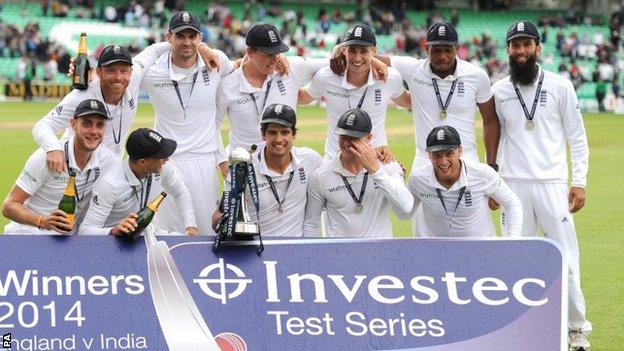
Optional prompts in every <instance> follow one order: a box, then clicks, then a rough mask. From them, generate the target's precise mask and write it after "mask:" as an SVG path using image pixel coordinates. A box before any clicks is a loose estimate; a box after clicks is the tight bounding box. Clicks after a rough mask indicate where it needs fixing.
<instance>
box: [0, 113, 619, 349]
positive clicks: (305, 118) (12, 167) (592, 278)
mask: <svg viewBox="0 0 624 351" xmlns="http://www.w3.org/2000/svg"><path fill="white" fill-rule="evenodd" d="M52 107H53V104H51V103H22V102H4V103H0V146H1V147H0V154H1V155H2V158H1V159H2V164H3V167H2V168H0V197H1V198H2V199H4V198H5V197H6V194H7V193H8V191H9V190H10V188H11V187H12V185H13V183H14V182H15V178H16V177H17V175H18V174H19V172H20V171H21V169H22V166H23V164H24V162H25V161H26V159H27V158H28V156H29V155H30V154H31V153H32V152H33V151H34V150H35V148H36V146H35V142H34V140H33V138H32V135H31V128H32V125H33V124H34V122H35V121H37V120H38V119H39V118H40V117H41V116H43V115H44V114H45V113H47V112H48V111H49V110H50V109H51V108H52ZM298 113H299V123H298V127H299V135H298V136H297V140H296V144H297V145H299V146H302V145H306V146H310V147H313V148H314V149H316V150H318V151H319V152H322V150H323V145H324V141H325V133H326V132H325V130H326V126H325V121H326V119H325V111H324V110H323V109H320V108H316V107H303V108H299V109H298ZM152 116H153V112H152V107H151V105H147V104H143V105H141V106H140V108H139V112H138V114H137V118H136V120H135V125H136V127H139V126H152V125H153V119H152ZM585 126H586V128H587V132H588V136H589V145H590V167H589V181H588V183H589V185H588V188H587V203H586V206H585V208H584V209H583V210H582V211H581V212H580V213H579V214H577V215H575V220H576V227H577V232H578V236H579V241H580V246H581V269H582V282H583V290H584V292H585V298H586V299H587V310H588V312H587V315H588V318H589V320H590V321H592V322H593V325H594V332H593V334H592V335H591V337H590V341H591V342H592V346H593V347H592V350H593V351H619V350H623V349H624V346H623V345H624V333H622V331H623V327H624V236H623V235H622V230H621V229H620V225H621V224H622V223H621V222H622V215H623V214H624V201H623V200H622V199H623V198H624V191H623V190H622V187H621V185H620V184H619V182H620V181H618V180H617V179H621V178H620V177H621V176H622V175H623V174H624V162H623V161H624V157H623V155H624V152H623V151H622V150H624V139H623V138H622V137H621V136H622V132H623V131H624V116H615V115H610V114H604V115H592V114H586V115H585ZM225 127H227V126H225ZM386 129H387V133H388V136H389V140H390V147H391V149H392V151H393V153H394V154H395V156H396V157H397V158H398V159H399V161H400V162H401V163H403V164H404V165H405V166H406V167H409V166H410V165H411V163H412V158H413V156H414V155H413V153H414V139H413V125H412V119H411V115H410V114H409V113H408V112H405V111H400V110H391V111H389V114H388V120H387V126H386ZM477 138H478V140H479V141H481V130H480V129H479V130H478V136H477ZM481 150H482V145H481ZM481 154H482V152H481ZM618 155H619V156H618ZM7 222H8V221H7V220H6V219H5V218H0V226H1V227H0V228H3V227H4V225H5V224H6V223H7ZM393 225H394V232H395V236H408V235H410V233H411V230H410V223H409V222H407V221H398V220H397V219H396V218H395V219H394V221H393ZM0 232H2V229H0Z"/></svg>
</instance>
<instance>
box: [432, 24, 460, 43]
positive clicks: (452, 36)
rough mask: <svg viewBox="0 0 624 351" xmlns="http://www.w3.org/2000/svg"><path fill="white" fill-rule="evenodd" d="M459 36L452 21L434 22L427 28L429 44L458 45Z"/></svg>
mask: <svg viewBox="0 0 624 351" xmlns="http://www.w3.org/2000/svg"><path fill="white" fill-rule="evenodd" d="M458 43H459V38H458V36H457V31H456V30H455V27H454V26H453V25H452V24H450V23H446V22H445V23H434V24H433V25H431V27H429V30H427V44H429V45H457V44H458Z"/></svg>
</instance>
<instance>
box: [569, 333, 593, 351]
mask: <svg viewBox="0 0 624 351" xmlns="http://www.w3.org/2000/svg"><path fill="white" fill-rule="evenodd" d="M569 343H570V351H590V349H591V344H590V343H589V341H587V336H585V334H583V333H582V332H581V331H579V330H573V331H570V335H569Z"/></svg>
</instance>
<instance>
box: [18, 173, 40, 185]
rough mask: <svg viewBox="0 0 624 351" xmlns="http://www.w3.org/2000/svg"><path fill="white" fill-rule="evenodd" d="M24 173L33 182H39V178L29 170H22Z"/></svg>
mask: <svg viewBox="0 0 624 351" xmlns="http://www.w3.org/2000/svg"><path fill="white" fill-rule="evenodd" d="M22 174H23V175H24V177H26V178H28V180H30V181H31V182H35V183H36V182H37V178H36V177H35V176H33V175H32V174H30V173H28V171H24V172H22Z"/></svg>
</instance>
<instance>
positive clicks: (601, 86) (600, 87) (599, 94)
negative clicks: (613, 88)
mask: <svg viewBox="0 0 624 351" xmlns="http://www.w3.org/2000/svg"><path fill="white" fill-rule="evenodd" d="M597 76H598V81H597V82H596V101H598V111H599V112H600V113H602V112H606V110H605V106H604V99H605V96H607V83H606V82H605V81H604V80H602V78H601V77H600V75H597Z"/></svg>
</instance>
